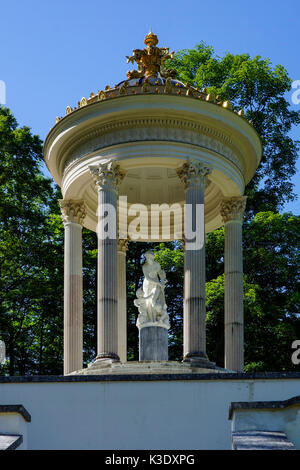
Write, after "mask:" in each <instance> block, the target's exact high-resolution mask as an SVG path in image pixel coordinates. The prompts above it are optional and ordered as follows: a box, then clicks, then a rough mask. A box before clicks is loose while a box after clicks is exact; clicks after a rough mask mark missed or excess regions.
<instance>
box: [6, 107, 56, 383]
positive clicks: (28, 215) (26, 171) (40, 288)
mask: <svg viewBox="0 0 300 470" xmlns="http://www.w3.org/2000/svg"><path fill="white" fill-rule="evenodd" d="M41 161H42V145H41V141H40V139H39V138H38V137H37V136H33V135H32V134H31V133H30V130H29V129H28V128H27V127H23V128H19V127H18V126H17V122H16V120H15V119H14V117H13V116H12V114H11V113H10V111H9V110H8V109H5V108H0V257H1V273H0V288H1V307H0V308H1V311H0V331H1V337H2V339H3V340H4V341H5V344H6V349H7V355H8V357H9V362H8V365H7V368H8V372H9V373H10V374H11V375H14V374H16V373H19V374H29V373H40V374H47V373H53V372H57V373H60V372H61V367H60V365H61V358H62V335H61V331H62V316H61V309H62V302H61V292H62V285H63V277H62V270H61V265H62V263H63V258H62V243H63V239H62V236H61V230H60V228H59V225H60V222H59V221H58V219H57V215H56V214H55V211H54V210H53V209H54V207H55V206H56V200H57V196H56V192H55V190H54V189H53V187H52V186H51V181H50V180H49V179H47V178H45V177H44V176H43V175H42V173H41V171H40V165H41Z"/></svg>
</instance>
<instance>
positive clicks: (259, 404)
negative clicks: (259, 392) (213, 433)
mask: <svg viewBox="0 0 300 470" xmlns="http://www.w3.org/2000/svg"><path fill="white" fill-rule="evenodd" d="M293 405H299V406H300V395H297V396H295V397H292V398H289V399H288V400H280V401H233V402H232V403H231V405H230V408H229V417H228V419H232V416H233V413H234V411H236V410H276V409H277V410H279V409H284V408H288V407H289V406H293Z"/></svg>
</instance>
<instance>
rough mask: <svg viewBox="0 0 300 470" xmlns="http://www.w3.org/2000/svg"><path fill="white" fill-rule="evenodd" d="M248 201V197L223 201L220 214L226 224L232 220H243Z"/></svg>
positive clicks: (230, 198)
mask: <svg viewBox="0 0 300 470" xmlns="http://www.w3.org/2000/svg"><path fill="white" fill-rule="evenodd" d="M246 200H247V196H236V197H228V198H224V199H223V200H222V202H221V205H220V213H221V216H222V219H223V223H224V224H226V222H230V221H232V220H239V221H242V220H243V215H244V211H245V208H246Z"/></svg>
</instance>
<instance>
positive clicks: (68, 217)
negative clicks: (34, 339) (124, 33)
mask: <svg viewBox="0 0 300 470" xmlns="http://www.w3.org/2000/svg"><path fill="white" fill-rule="evenodd" d="M157 43H158V39H157V36H156V35H155V34H153V33H152V32H150V33H149V34H148V35H147V36H146V37H145V45H146V47H145V48H144V49H136V50H134V51H133V55H132V56H131V57H128V58H127V62H129V63H136V64H137V70H131V71H130V72H128V73H127V79H126V80H123V81H121V82H120V83H118V84H116V85H114V86H108V85H107V86H106V87H105V90H100V91H98V92H97V93H95V94H94V93H91V94H90V96H89V98H82V99H81V100H80V101H79V102H78V105H77V106H76V107H74V108H72V107H70V106H68V107H67V108H66V114H65V116H63V117H60V118H57V119H56V124H55V126H54V127H53V128H52V129H51V130H50V132H49V134H48V136H47V138H46V141H45V145H44V158H45V162H46V164H47V167H48V168H49V171H50V172H51V174H52V176H53V178H54V180H55V181H56V183H57V184H58V185H59V186H60V187H61V191H62V194H63V199H62V200H61V201H60V206H61V212H62V219H63V222H64V226H65V267H64V273H65V274H64V373H65V374H69V373H72V372H74V371H79V370H80V369H82V349H83V346H82V330H83V321H82V318H83V293H82V239H81V231H82V227H83V226H84V227H86V228H88V229H89V230H93V231H95V232H97V234H98V281H97V282H98V283H97V286H98V296H97V312H98V313H97V317H98V339H97V341H98V347H97V357H96V360H95V363H94V367H96V368H97V365H100V366H99V367H103V364H104V365H105V367H108V366H109V364H113V363H114V364H123V363H125V362H126V357H127V351H126V343H127V341H126V336H127V332H126V322H127V311H126V250H127V248H128V243H130V241H144V242H145V241H149V242H156V241H157V242H159V241H171V240H183V242H184V243H183V246H184V247H185V248H184V249H185V267H184V269H185V275H184V344H183V364H185V365H186V366H187V367H188V366H193V367H197V368H202V369H206V368H207V369H209V368H213V367H214V365H213V364H212V363H211V362H210V361H209V358H208V357H207V355H206V338H205V318H206V312H205V233H208V232H211V231H212V230H215V229H217V228H218V227H221V226H222V225H225V256H224V265H225V325H224V328H225V368H226V369H229V370H233V371H241V370H242V369H243V343H244V341H243V266H242V221H243V213H244V210H245V205H246V197H245V196H244V190H245V186H246V184H247V183H248V182H249V181H250V180H251V178H252V177H253V175H254V173H255V171H256V168H257V167H258V165H259V162H260V158H261V153H262V148H261V143H260V139H259V136H258V135H257V133H256V131H255V130H254V128H253V126H252V125H251V123H249V122H248V121H247V120H246V119H245V118H244V117H243V112H242V110H241V111H239V112H236V111H233V110H232V109H231V105H230V102H229V101H226V102H221V101H220V100H219V99H218V97H215V96H214V94H213V93H207V92H206V90H205V89H202V90H199V89H197V88H194V87H192V86H190V85H189V84H184V83H182V82H181V81H179V80H177V79H176V73H175V71H174V70H172V69H166V68H165V61H166V60H168V59H170V58H172V55H173V53H170V52H169V49H168V48H159V47H157ZM108 212H109V221H110V226H111V227H112V228H115V230H111V231H110V232H109V233H108V235H107V231H106V230H107V229H106V228H105V226H106V225H107V220H108V219H107V216H108ZM105 233H106V235H105ZM114 234H115V236H114Z"/></svg>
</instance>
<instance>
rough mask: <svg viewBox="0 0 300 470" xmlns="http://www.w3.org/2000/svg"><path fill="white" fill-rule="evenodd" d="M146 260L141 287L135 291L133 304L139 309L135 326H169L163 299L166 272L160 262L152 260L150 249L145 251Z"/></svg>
mask: <svg viewBox="0 0 300 470" xmlns="http://www.w3.org/2000/svg"><path fill="white" fill-rule="evenodd" d="M145 258H146V262H145V264H144V265H143V273H144V276H145V277H144V281H143V287H140V288H139V289H138V290H137V291H136V295H137V299H136V300H135V301H134V305H135V306H136V307H137V308H138V310H139V315H138V319H137V322H136V326H137V327H138V328H142V327H143V326H146V325H147V326H162V327H164V328H169V327H170V324H169V315H168V312H167V305H166V301H165V294H164V290H165V285H166V273H165V272H164V270H163V269H161V267H160V264H159V263H157V262H156V261H154V255H153V253H152V251H147V252H146V253H145Z"/></svg>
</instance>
